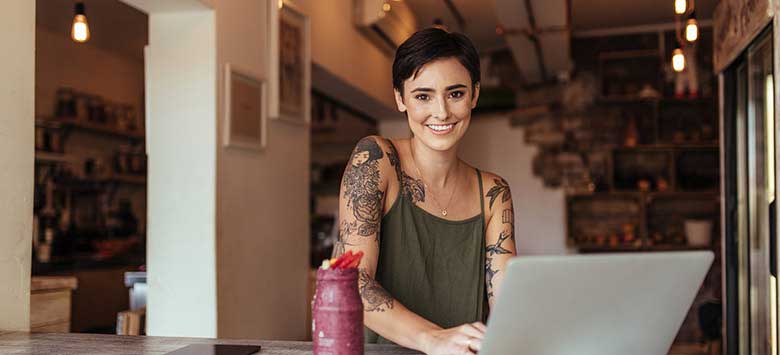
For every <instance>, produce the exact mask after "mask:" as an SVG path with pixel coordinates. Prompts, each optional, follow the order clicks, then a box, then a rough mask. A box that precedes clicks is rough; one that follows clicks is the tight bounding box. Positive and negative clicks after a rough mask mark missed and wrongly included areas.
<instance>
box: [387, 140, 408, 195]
mask: <svg viewBox="0 0 780 355" xmlns="http://www.w3.org/2000/svg"><path fill="white" fill-rule="evenodd" d="M385 141H386V142H387V143H389V144H390V151H389V152H387V153H388V155H390V154H392V156H389V157H388V158H390V164H391V165H393V168H394V169H395V178H396V179H397V180H398V186H399V190H398V192H399V196H400V195H402V194H400V192H401V191H403V184H404V179H401V157H400V156H399V155H398V149H396V148H395V144H394V143H393V141H392V140H391V139H390V138H385Z"/></svg>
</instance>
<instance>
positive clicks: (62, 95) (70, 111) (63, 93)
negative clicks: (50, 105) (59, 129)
mask: <svg viewBox="0 0 780 355" xmlns="http://www.w3.org/2000/svg"><path fill="white" fill-rule="evenodd" d="M54 115H55V116H57V117H58V118H71V119H72V118H74V117H76V93H75V91H74V90H73V89H71V88H68V87H63V88H59V89H57V106H56V109H55V110H54Z"/></svg>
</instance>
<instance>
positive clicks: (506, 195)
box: [479, 170, 512, 210]
mask: <svg viewBox="0 0 780 355" xmlns="http://www.w3.org/2000/svg"><path fill="white" fill-rule="evenodd" d="M479 172H480V175H481V176H482V186H483V194H484V195H483V196H482V198H484V199H485V206H486V207H488V209H490V210H492V209H493V206H494V205H500V204H501V203H504V202H510V203H511V200H512V192H511V191H510V189H509V183H508V182H507V181H506V179H504V178H503V177H501V176H500V175H498V174H496V173H494V172H491V171H485V170H480V171H479Z"/></svg>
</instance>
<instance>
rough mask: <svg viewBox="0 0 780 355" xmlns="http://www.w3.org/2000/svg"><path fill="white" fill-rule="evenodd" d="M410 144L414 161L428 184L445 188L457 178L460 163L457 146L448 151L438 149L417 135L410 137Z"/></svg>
mask: <svg viewBox="0 0 780 355" xmlns="http://www.w3.org/2000/svg"><path fill="white" fill-rule="evenodd" d="M409 146H410V147H409V148H410V150H411V154H412V158H413V159H414V163H415V164H416V165H417V169H419V170H420V173H421V174H422V175H423V176H424V179H425V182H426V183H427V184H430V185H433V186H434V187H436V188H443V187H444V186H446V185H447V184H448V183H450V182H451V180H453V179H454V178H455V174H457V171H458V167H459V165H460V164H459V160H458V152H457V148H456V147H455V146H453V147H452V148H451V149H449V150H446V151H437V150H433V149H431V148H429V147H428V146H426V145H425V144H423V143H422V142H421V141H420V140H419V139H417V138H416V137H412V138H411V139H409Z"/></svg>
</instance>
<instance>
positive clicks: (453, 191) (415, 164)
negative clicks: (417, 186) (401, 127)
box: [409, 141, 460, 217]
mask: <svg viewBox="0 0 780 355" xmlns="http://www.w3.org/2000/svg"><path fill="white" fill-rule="evenodd" d="M409 151H410V152H411V153H412V163H414V170H416V171H417V176H419V177H420V181H422V183H423V186H425V188H426V189H427V190H428V191H431V189H430V187H428V184H426V183H425V179H424V178H423V175H422V173H420V168H418V167H417V159H415V157H414V146H413V145H412V142H411V141H410V142H409ZM458 175H460V174H457V173H455V186H454V187H453V188H452V192H451V193H450V200H449V201H448V202H447V205H446V206H444V208H441V204H439V201H438V200H436V196H434V195H433V191H431V197H433V202H434V203H435V204H436V207H437V208H438V209H439V210H440V211H441V215H442V216H445V217H446V216H447V208H449V206H450V203H452V197H453V196H455V190H456V188H457V187H458Z"/></svg>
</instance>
